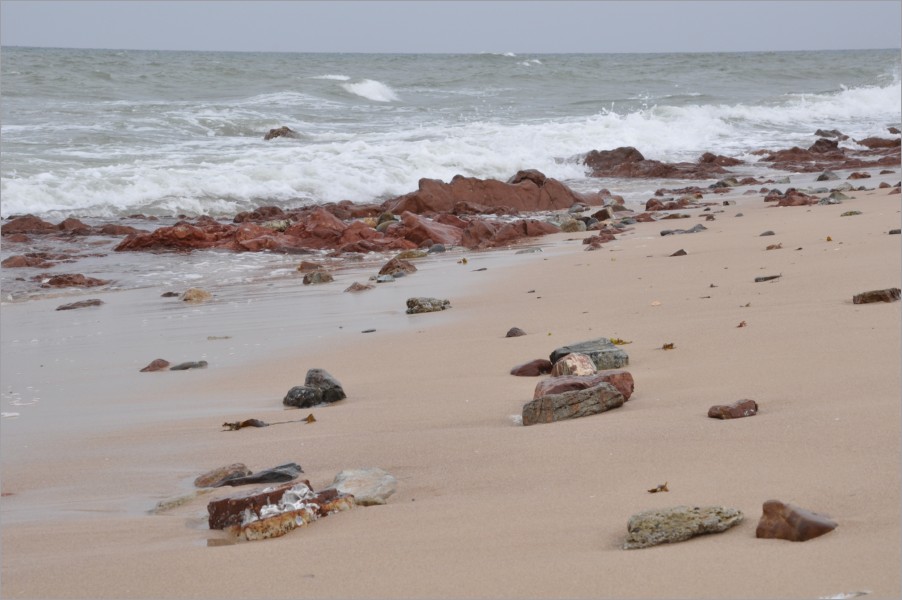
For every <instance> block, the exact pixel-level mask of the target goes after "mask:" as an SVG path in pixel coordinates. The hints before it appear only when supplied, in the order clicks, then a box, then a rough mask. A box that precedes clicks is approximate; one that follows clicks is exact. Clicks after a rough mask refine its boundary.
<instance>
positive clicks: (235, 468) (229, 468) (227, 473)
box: [164, 361, 251, 488]
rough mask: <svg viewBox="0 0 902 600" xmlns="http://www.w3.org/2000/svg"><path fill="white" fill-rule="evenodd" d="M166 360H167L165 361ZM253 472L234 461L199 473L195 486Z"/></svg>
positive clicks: (206, 485)
mask: <svg viewBox="0 0 902 600" xmlns="http://www.w3.org/2000/svg"><path fill="white" fill-rule="evenodd" d="M164 362H165V361H164ZM250 474H251V470H250V469H248V468H247V465H245V464H244V463H232V464H230V465H226V466H224V467H219V468H218V469H213V470H212V471H207V472H206V473H204V474H203V475H199V476H198V477H197V479H195V480H194V487H199V488H205V487H218V486H217V485H216V484H217V483H219V482H220V481H222V480H223V479H225V478H227V477H246V476H247V475H250Z"/></svg>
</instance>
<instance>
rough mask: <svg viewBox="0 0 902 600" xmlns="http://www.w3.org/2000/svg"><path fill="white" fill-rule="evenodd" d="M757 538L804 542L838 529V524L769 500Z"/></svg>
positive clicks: (765, 506) (756, 531) (802, 509)
mask: <svg viewBox="0 0 902 600" xmlns="http://www.w3.org/2000/svg"><path fill="white" fill-rule="evenodd" d="M762 511H763V514H762V515H761V519H760V520H759V521H758V528H757V529H756V530H755V537H758V538H779V539H781V540H789V541H792V542H804V541H806V540H810V539H811V538H816V537H818V536H821V535H824V534H825V533H829V532H831V531H833V530H834V529H836V526H837V524H836V522H834V521H832V520H830V519H829V518H828V517H826V516H824V515H820V514H818V513H815V512H811V511H809V510H805V509H804V508H799V507H798V506H794V505H792V504H784V503H783V502H780V501H779V500H768V501H767V502H765V503H764V506H763V507H762Z"/></svg>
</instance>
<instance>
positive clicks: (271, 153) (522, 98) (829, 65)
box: [0, 47, 902, 301]
mask: <svg viewBox="0 0 902 600" xmlns="http://www.w3.org/2000/svg"><path fill="white" fill-rule="evenodd" d="M900 65H902V56H900V52H899V50H898V49H896V50H892V49H890V50H867V51H828V52H753V53H716V54H715V53H691V54H547V55H541V54H537V55H532V54H522V55H521V54H510V53H507V54H468V55H442V54H293V53H231V52H171V51H165V52H164V51H132V50H73V49H57V48H20V47H4V48H2V50H0V106H2V130H0V141H2V148H0V158H2V160H0V216H2V217H3V218H4V219H5V218H9V217H10V216H14V215H24V214H29V213H30V214H33V215H37V216H39V217H41V218H44V219H46V220H49V221H51V222H58V221H60V220H62V219H64V218H66V217H70V216H74V217H78V218H80V219H82V220H84V221H85V222H88V223H89V224H96V223H98V222H105V221H114V222H124V223H126V224H129V225H133V226H136V227H139V228H151V227H154V226H159V225H163V224H166V223H168V222H171V220H173V219H174V218H175V217H176V216H177V215H186V216H189V217H193V216H199V215H210V216H212V217H215V218H221V219H231V217H232V216H233V215H234V214H236V213H237V212H240V211H245V210H251V209H253V208H256V207H260V206H266V205H277V206H280V207H282V208H286V209H287V208H295V207H300V206H306V205H310V204H318V203H327V202H337V201H341V200H350V201H352V202H355V203H373V202H381V201H383V200H385V199H388V198H392V197H396V196H399V195H402V194H406V193H408V192H411V191H414V190H416V189H417V182H418V180H419V179H420V178H433V179H440V180H443V181H449V180H450V179H451V178H452V177H453V176H455V175H458V174H460V175H464V176H470V177H478V178H494V179H500V180H507V179H508V178H509V177H511V176H512V175H513V174H514V173H516V172H517V171H519V170H522V169H537V170H539V171H541V172H543V173H545V175H547V176H549V177H553V178H555V179H559V180H561V181H563V182H564V183H565V184H567V185H568V186H570V187H571V188H573V189H574V190H576V191H579V192H595V191H598V190H599V189H601V188H606V189H608V190H610V191H611V192H613V193H614V194H619V195H621V196H623V197H624V198H625V199H626V201H627V205H628V206H630V207H632V208H637V209H641V208H642V206H643V205H644V202H645V201H646V200H647V199H648V198H649V197H651V196H652V195H653V193H654V190H656V189H658V188H660V187H664V186H665V185H667V186H670V187H675V186H677V185H679V184H680V183H681V182H669V181H661V180H626V179H622V180H617V179H598V178H590V177H587V168H586V167H585V166H584V165H583V164H582V160H581V159H582V156H583V155H584V154H585V153H587V152H589V151H591V150H609V149H613V148H616V147H619V146H633V147H635V148H637V149H638V150H639V151H640V152H642V154H643V155H644V156H645V157H646V158H649V159H657V160H662V161H695V160H696V159H698V157H699V156H700V155H701V154H702V153H704V152H713V153H715V154H723V155H727V156H731V157H736V158H740V159H742V160H744V161H746V164H745V165H742V166H741V167H736V168H734V169H733V170H735V171H736V173H737V174H740V175H751V176H760V175H765V176H773V175H774V171H773V170H772V169H770V168H768V167H766V166H764V165H763V164H762V165H759V164H757V161H758V159H759V158H760V155H757V154H752V152H754V151H756V150H760V149H769V150H778V149H783V148H789V147H792V146H796V145H798V146H802V147H808V146H809V145H810V144H811V143H812V142H813V141H814V140H815V139H816V138H815V136H814V132H815V131H816V130H817V129H819V128H820V129H838V130H840V131H841V132H843V133H845V134H847V135H849V136H851V137H850V139H849V140H847V141H845V142H842V144H843V145H853V144H855V142H854V140H855V139H861V138H864V137H868V136H886V135H887V133H886V131H887V128H888V127H890V126H895V127H900V126H902V91H900ZM281 126H287V127H289V128H291V129H292V130H294V131H296V132H297V134H298V137H297V138H296V139H289V138H275V139H272V140H269V141H265V140H264V139H263V137H264V134H266V132H267V131H269V130H270V129H272V128H277V127H281ZM778 174H779V175H785V173H782V172H780V173H778ZM688 183H693V184H698V183H699V182H688ZM135 214H140V215H147V216H155V217H159V218H161V221H160V222H158V223H157V224H156V225H151V224H150V223H148V222H146V221H135V220H129V216H131V215H135ZM117 242H118V240H107V243H106V244H105V245H104V243H103V242H102V240H100V241H98V240H92V241H91V244H94V247H95V249H96V250H98V252H93V253H92V252H87V248H83V249H82V250H83V252H82V255H81V258H80V259H79V262H78V264H77V265H73V266H72V269H80V270H81V271H80V272H84V273H85V274H89V273H88V271H90V274H91V275H92V276H95V277H105V278H110V279H114V280H115V281H116V282H117V283H116V284H115V285H118V286H122V287H125V288H133V287H136V286H140V285H157V286H160V285H172V286H177V285H181V286H184V285H186V284H187V283H190V282H192V281H197V282H198V283H204V282H210V281H216V282H219V283H223V281H229V282H233V281H243V280H245V279H247V278H255V277H264V278H266V277H268V276H270V274H282V275H284V273H285V272H286V271H291V268H290V267H289V266H286V265H285V264H283V263H284V259H283V258H278V257H275V258H273V257H270V256H268V255H265V254H264V253H258V254H257V255H255V256H247V255H243V256H240V257H239V256H236V255H232V256H231V257H230V258H222V257H221V256H219V255H216V254H211V253H195V254H194V255H193V256H191V257H189V258H187V259H186V257H185V256H184V255H179V256H177V257H166V256H161V255H158V256H157V257H156V258H155V261H154V263H153V267H152V268H149V267H148V265H147V264H144V263H142V262H140V261H141V259H140V258H135V257H134V255H133V254H132V253H125V254H129V255H132V256H133V258H131V259H129V258H127V257H126V256H124V255H122V253H118V254H120V256H117V257H113V256H111V255H110V254H106V255H104V256H98V254H101V255H102V254H103V253H104V252H108V251H109V250H111V248H112V247H113V246H114V245H115V243H117ZM12 246H13V245H11V244H3V247H2V248H0V254H2V258H7V257H8V256H10V255H11V253H13V252H15V253H21V252H22V249H21V248H17V247H16V248H14V247H12ZM56 249H57V248H55V247H54V246H53V245H52V244H51V243H49V242H48V243H46V244H44V245H43V246H42V247H40V248H37V247H36V248H31V250H32V251H38V250H39V251H44V252H48V251H49V252H52V251H54V250H56ZM280 260H281V261H283V262H282V263H280V262H279V261H280ZM76 272H79V271H76ZM35 273H37V274H38V275H40V273H41V271H40V270H39V269H3V270H2V271H0V287H2V288H3V300H4V301H9V300H16V299H21V298H27V297H29V295H30V294H32V293H33V292H34V289H33V288H34V285H33V281H32V280H34V278H35V277H36V275H35ZM223 278H225V279H223ZM29 282H31V283H29Z"/></svg>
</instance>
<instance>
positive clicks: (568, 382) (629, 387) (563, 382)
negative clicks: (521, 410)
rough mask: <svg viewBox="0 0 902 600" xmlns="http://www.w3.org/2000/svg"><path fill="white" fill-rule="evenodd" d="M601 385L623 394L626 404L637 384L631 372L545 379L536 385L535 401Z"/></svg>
mask: <svg viewBox="0 0 902 600" xmlns="http://www.w3.org/2000/svg"><path fill="white" fill-rule="evenodd" d="M599 383H610V384H611V385H613V386H614V387H615V388H617V391H618V392H620V393H621V394H623V401H624V402H626V401H627V400H629V399H630V396H632V395H633V389H634V387H635V384H634V383H633V376H632V375H631V374H630V372H629V371H621V370H608V371H599V372H597V373H595V374H594V375H583V376H580V375H565V376H563V377H552V378H550V379H543V380H542V381H540V382H539V383H537V384H536V389H535V392H534V393H533V396H532V397H533V400H536V399H538V398H541V397H542V396H548V395H549V394H562V393H564V392H570V391H573V390H584V389H586V388H590V387H595V386H596V385H598V384H599Z"/></svg>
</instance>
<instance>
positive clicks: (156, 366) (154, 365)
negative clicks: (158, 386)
mask: <svg viewBox="0 0 902 600" xmlns="http://www.w3.org/2000/svg"><path fill="white" fill-rule="evenodd" d="M168 366H169V361H168V360H166V359H163V358H158V359H156V360H154V361H152V362H151V363H150V364H149V365H147V366H146V367H144V368H143V369H141V372H142V373H149V372H152V371H162V370H164V369H166V368H167V367H168Z"/></svg>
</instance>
